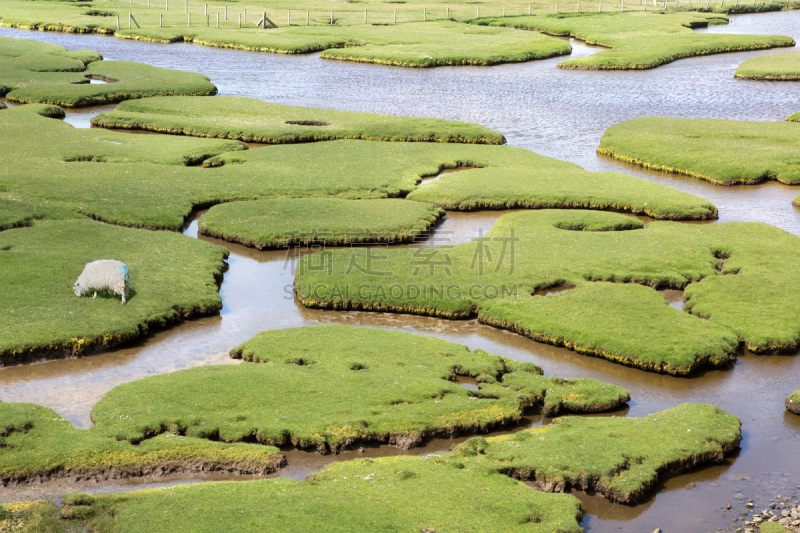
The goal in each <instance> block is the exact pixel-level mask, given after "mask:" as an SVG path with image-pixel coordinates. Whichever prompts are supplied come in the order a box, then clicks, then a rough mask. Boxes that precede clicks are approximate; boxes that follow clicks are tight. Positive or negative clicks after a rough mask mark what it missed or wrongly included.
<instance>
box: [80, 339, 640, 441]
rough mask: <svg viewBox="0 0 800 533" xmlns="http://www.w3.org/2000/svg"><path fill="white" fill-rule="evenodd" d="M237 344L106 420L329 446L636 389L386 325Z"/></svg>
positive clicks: (152, 384) (115, 398)
mask: <svg viewBox="0 0 800 533" xmlns="http://www.w3.org/2000/svg"><path fill="white" fill-rule="evenodd" d="M231 354H232V356H233V357H240V358H242V359H244V360H245V361H248V362H245V363H242V364H241V365H235V366H230V365H221V366H205V367H198V368H193V369H188V370H183V371H179V372H172V373H169V374H163V375H159V376H153V377H150V378H145V379H141V380H138V381H134V382H131V383H126V384H123V385H119V386H117V387H115V388H114V389H113V390H111V391H110V392H109V393H108V394H107V395H106V396H105V397H104V398H103V399H102V400H100V402H98V404H97V405H96V406H95V408H94V410H93V411H92V419H93V420H94V421H95V423H96V425H95V427H94V429H95V430H97V431H99V432H103V433H104V434H108V435H111V436H113V437H115V438H117V439H122V440H127V441H129V442H133V443H138V442H143V441H147V440H149V439H151V438H153V437H155V436H157V435H161V434H162V433H164V432H172V433H179V434H185V435H188V436H191V437H198V438H206V439H212V440H215V441H222V442H239V441H244V442H258V443H262V444H270V445H275V446H282V445H292V446H295V447H299V448H312V449H316V450H317V451H319V452H323V453H325V452H329V451H332V452H338V451H341V450H343V449H344V448H345V447H347V446H350V445H351V444H358V443H362V442H388V443H390V444H393V445H396V446H399V447H402V448H409V447H413V446H417V445H419V444H420V443H421V442H422V441H424V440H426V439H428V438H431V437H434V436H452V435H456V434H460V433H474V432H484V431H487V430H489V429H491V428H494V427H500V426H503V425H506V424H510V423H513V422H515V421H517V420H519V418H520V417H521V416H522V413H523V410H524V409H525V407H528V406H533V405H535V404H537V403H539V402H542V401H543V400H545V397H549V396H550V395H551V389H552V398H549V400H550V403H549V407H550V409H551V412H561V411H573V412H595V411H602V410H608V409H613V408H616V407H619V406H620V405H622V404H624V403H625V402H627V401H628V399H629V395H628V393H627V392H626V391H625V390H624V389H622V388H620V387H616V386H613V385H608V384H605V383H600V382H596V381H593V380H574V381H569V380H562V379H560V378H552V380H551V379H550V378H544V377H542V375H541V373H542V371H541V369H540V368H538V367H537V366H536V365H533V364H530V363H519V362H516V361H513V360H511V359H506V358H504V357H500V356H496V355H492V354H489V353H486V352H483V351H481V350H476V351H475V352H470V351H469V350H468V349H467V348H466V347H464V346H461V345H458V344H453V343H450V342H446V341H443V340H439V339H436V338H434V337H425V336H421V335H412V334H407V333H396V332H390V331H383V330H377V329H365V328H348V327H343V326H318V327H310V328H308V327H307V328H294V329H288V330H274V331H267V332H264V333H261V334H259V335H257V336H256V337H254V338H253V339H251V340H250V341H248V342H246V343H245V344H243V345H241V346H239V347H237V348H235V349H234V350H232V352H231ZM459 377H471V378H475V379H477V382H478V383H479V389H478V390H472V389H468V388H465V387H462V386H460V385H459V384H458V383H457V380H458V379H459ZM123 414H124V416H121V415H123Z"/></svg>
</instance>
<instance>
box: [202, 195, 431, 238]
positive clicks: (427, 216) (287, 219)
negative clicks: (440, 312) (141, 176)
mask: <svg viewBox="0 0 800 533" xmlns="http://www.w3.org/2000/svg"><path fill="white" fill-rule="evenodd" d="M387 215H390V216H387ZM442 217H444V211H443V210H441V209H439V208H438V207H436V206H433V205H431V204H423V203H419V202H407V201H405V200H392V199H388V200H340V199H336V198H273V199H266V200H252V201H250V202H232V203H226V204H220V205H216V206H214V207H212V208H211V209H210V210H209V211H208V213H206V214H204V215H203V216H202V217H201V218H200V222H199V231H200V233H201V234H202V235H209V236H212V237H217V238H220V239H224V240H226V241H231V242H238V243H241V244H244V245H245V246H252V247H254V248H258V249H259V250H264V249H268V248H282V247H287V246H298V245H299V246H307V245H309V244H313V243H317V244H325V245H328V246H335V245H347V244H358V243H368V244H375V243H392V244H399V243H406V242H413V241H414V240H415V239H419V238H422V237H423V236H424V235H425V233H426V232H428V231H429V230H431V229H433V227H435V226H436V224H437V223H438V222H439V220H441V219H442Z"/></svg>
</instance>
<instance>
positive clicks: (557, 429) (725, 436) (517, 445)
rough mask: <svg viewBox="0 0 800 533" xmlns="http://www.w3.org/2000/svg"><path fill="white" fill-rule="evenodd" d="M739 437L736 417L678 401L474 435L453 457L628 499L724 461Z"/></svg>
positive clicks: (559, 487)
mask: <svg viewBox="0 0 800 533" xmlns="http://www.w3.org/2000/svg"><path fill="white" fill-rule="evenodd" d="M741 440H742V436H741V422H740V421H739V419H738V418H736V417H735V416H733V415H730V414H727V413H725V412H724V411H722V410H721V409H719V408H718V407H714V406H713V405H705V404H683V405H679V406H678V407H674V408H672V409H667V410H665V411H661V412H658V413H653V414H651V415H649V416H646V417H643V418H621V417H610V418H609V417H599V418H594V417H574V416H570V417H565V418H562V419H559V420H556V421H555V423H554V424H550V425H547V426H541V427H535V428H531V429H528V430H524V431H520V432H517V433H513V434H510V435H503V436H499V437H491V438H482V437H473V438H472V439H469V440H468V441H466V442H465V443H463V444H462V445H460V446H459V447H458V448H457V449H456V450H455V452H454V455H455V456H456V457H462V458H464V460H465V461H470V460H472V461H475V462H477V463H479V464H482V465H486V466H491V467H492V468H495V469H497V470H498V471H500V472H502V473H504V474H506V475H509V476H511V477H514V478H517V479H521V480H524V481H533V482H534V483H535V484H536V485H537V486H538V487H539V488H540V489H541V490H546V491H551V492H553V491H554V492H562V491H565V490H571V489H572V490H590V491H597V492H599V493H601V494H603V495H604V496H605V497H606V498H608V499H610V500H612V501H616V502H623V503H634V502H636V501H637V500H639V499H640V498H641V497H642V496H644V495H645V494H647V493H648V492H651V491H652V489H653V487H655V485H656V483H657V482H658V481H659V480H660V479H662V478H665V477H669V476H673V475H676V474H679V473H682V472H685V471H687V470H691V469H692V468H695V467H697V466H698V465H701V464H705V463H719V462H722V460H723V459H724V457H725V454H726V453H728V452H731V451H733V450H735V449H736V448H738V446H739V442H740V441H741Z"/></svg>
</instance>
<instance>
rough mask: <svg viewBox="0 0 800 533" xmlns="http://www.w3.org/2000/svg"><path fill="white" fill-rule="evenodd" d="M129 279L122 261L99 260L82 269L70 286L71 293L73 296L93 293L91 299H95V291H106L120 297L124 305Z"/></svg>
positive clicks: (126, 268)
mask: <svg viewBox="0 0 800 533" xmlns="http://www.w3.org/2000/svg"><path fill="white" fill-rule="evenodd" d="M129 277H130V276H129V275H128V266H127V265H126V264H125V263H123V262H122V261H115V260H113V259H100V260H99V261H92V262H91V263H87V264H86V266H85V267H83V272H81V275H80V276H78V279H77V281H75V284H74V285H72V291H73V292H74V293H75V296H83V295H85V294H89V293H90V292H93V293H94V296H92V298H97V291H107V292H110V293H111V294H116V295H117V296H121V297H122V303H125V300H126V299H127V298H128V279H129Z"/></svg>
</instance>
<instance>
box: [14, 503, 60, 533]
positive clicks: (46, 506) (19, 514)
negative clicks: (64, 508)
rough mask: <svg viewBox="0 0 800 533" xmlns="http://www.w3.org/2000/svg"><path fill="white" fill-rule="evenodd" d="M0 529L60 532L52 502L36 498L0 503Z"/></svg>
mask: <svg viewBox="0 0 800 533" xmlns="http://www.w3.org/2000/svg"><path fill="white" fill-rule="evenodd" d="M0 531H3V532H6V531H8V532H12V531H13V532H14V533H62V532H64V531H65V528H64V524H62V523H60V522H59V520H58V508H57V507H56V506H55V504H54V503H53V502H49V501H43V500H36V501H28V502H19V503H5V504H0Z"/></svg>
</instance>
